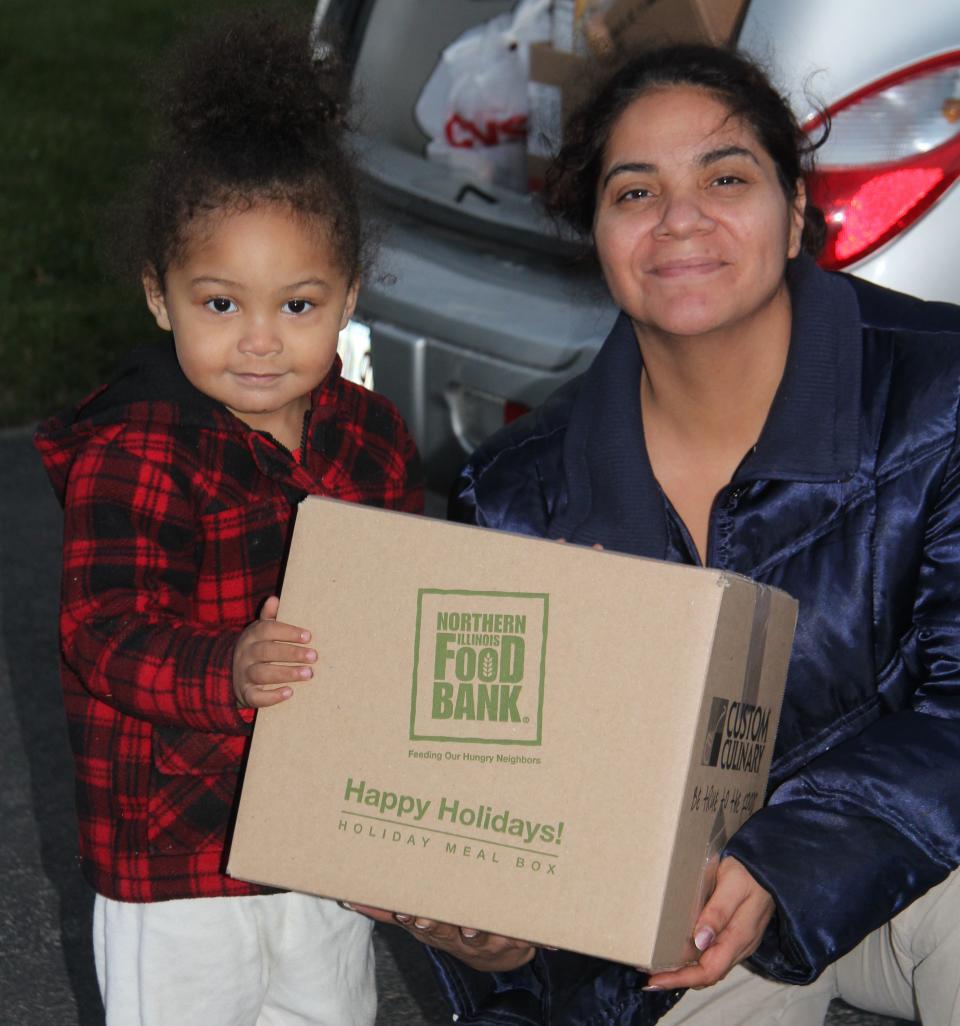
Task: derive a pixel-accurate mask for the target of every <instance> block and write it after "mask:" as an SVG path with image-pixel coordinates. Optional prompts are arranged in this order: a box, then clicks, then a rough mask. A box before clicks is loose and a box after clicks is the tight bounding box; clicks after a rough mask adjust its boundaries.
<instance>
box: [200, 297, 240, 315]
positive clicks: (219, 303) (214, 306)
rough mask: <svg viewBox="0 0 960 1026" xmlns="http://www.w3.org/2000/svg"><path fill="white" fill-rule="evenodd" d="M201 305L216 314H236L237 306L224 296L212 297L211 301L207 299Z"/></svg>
mask: <svg viewBox="0 0 960 1026" xmlns="http://www.w3.org/2000/svg"><path fill="white" fill-rule="evenodd" d="M203 305H204V306H206V307H208V308H209V309H210V310H213V312H214V313H218V314H225V313H236V312H237V304H236V303H234V301H233V300H232V299H227V297H226V296H214V297H213V299H208V300H207V301H206V303H204V304H203Z"/></svg>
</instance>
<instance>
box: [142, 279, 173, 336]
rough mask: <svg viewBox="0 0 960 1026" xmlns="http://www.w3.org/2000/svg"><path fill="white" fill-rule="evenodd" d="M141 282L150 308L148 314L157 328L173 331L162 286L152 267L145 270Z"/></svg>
mask: <svg viewBox="0 0 960 1026" xmlns="http://www.w3.org/2000/svg"><path fill="white" fill-rule="evenodd" d="M141 281H142V282H143V294H144V295H145V296H146V297H147V306H148V307H150V313H152V314H153V318H154V320H155V321H156V322H157V325H158V327H160V328H162V329H163V330H164V331H173V326H172V325H171V324H170V316H169V314H168V313H167V301H166V299H164V296H163V286H162V285H161V284H160V279H159V278H158V277H157V273H156V271H155V270H154V269H153V268H152V267H148V268H146V269H145V270H144V272H143V277H142V279H141Z"/></svg>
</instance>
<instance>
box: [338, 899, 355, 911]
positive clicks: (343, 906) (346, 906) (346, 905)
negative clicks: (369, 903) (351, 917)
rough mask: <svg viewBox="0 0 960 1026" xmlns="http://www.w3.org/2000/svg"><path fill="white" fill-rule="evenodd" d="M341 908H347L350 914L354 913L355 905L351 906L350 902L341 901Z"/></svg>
mask: <svg viewBox="0 0 960 1026" xmlns="http://www.w3.org/2000/svg"><path fill="white" fill-rule="evenodd" d="M340 907H341V908H345V909H346V910H347V911H348V912H353V911H354V907H353V905H351V904H350V903H349V902H346V901H341V902H340Z"/></svg>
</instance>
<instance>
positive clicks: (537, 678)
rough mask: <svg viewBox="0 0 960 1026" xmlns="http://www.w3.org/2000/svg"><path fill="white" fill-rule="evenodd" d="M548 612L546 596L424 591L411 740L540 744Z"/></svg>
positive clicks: (416, 645)
mask: <svg viewBox="0 0 960 1026" xmlns="http://www.w3.org/2000/svg"><path fill="white" fill-rule="evenodd" d="M547 606H548V598H547V596H546V595H544V594H540V593H531V592H505V591H449V590H442V589H438V588H421V589H420V590H419V592H418V593H417V633H416V639H415V641H414V662H413V696H412V701H411V710H410V738H411V740H414V741H458V742H464V741H473V742H477V743H479V744H489V743H497V744H517V745H538V744H540V741H541V729H542V718H543V687H544V671H545V658H544V657H545V653H546V644H547Z"/></svg>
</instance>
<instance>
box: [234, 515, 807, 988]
mask: <svg viewBox="0 0 960 1026" xmlns="http://www.w3.org/2000/svg"><path fill="white" fill-rule="evenodd" d="M279 615H280V619H282V620H284V621H287V622H289V623H293V624H297V625H299V626H302V627H307V628H309V629H310V630H311V631H312V632H313V637H314V639H315V641H314V644H315V646H316V648H317V651H318V653H319V660H318V663H317V665H316V667H315V679H314V681H313V682H311V683H309V684H304V685H300V686H298V687H297V689H296V693H295V694H294V696H293V698H292V699H291V700H290V701H288V702H285V703H283V704H281V705H279V706H276V707H274V708H270V709H266V710H263V711H261V712H260V713H259V715H258V718H257V725H256V729H255V732H254V737H253V742H252V748H251V751H250V759H249V762H248V765H247V769H246V774H245V779H244V783H243V792H242V797H241V801H240V807H239V814H238V819H237V824H236V831H235V835H234V839H233V846H232V850H231V853H230V861H229V872H230V873H231V874H233V875H234V876H237V877H241V878H243V879H247V880H253V881H258V882H261V883H266V884H272V885H276V886H280V887H288V888H292V889H296V890H302V891H308V892H312V893H316V894H322V895H326V896H328V897H333V898H338V899H341V900H346V901H350V902H357V903H362V904H370V905H375V906H380V907H383V908H389V909H392V910H399V911H405V912H410V913H415V914H421V915H425V916H430V917H432V918H435V919H439V920H445V921H448V922H453V923H458V924H462V925H468V926H474V927H477V928H479V929H482V930H489V931H493V932H495V933H501V934H506V935H508V936H515V937H522V938H525V939H528V940H531V941H534V942H536V943H540V944H544V945H551V946H554V947H560V948H566V949H573V950H579V951H583V952H586V953H588V954H592V955H598V956H602V957H604V958H609V959H614V960H618V961H622V962H626V963H628V964H632V965H638V966H647V967H651V968H654V967H663V966H669V965H676V964H680V963H682V962H684V961H687V960H689V959H692V958H695V957H696V953H695V952H694V950H693V949H692V947H691V945H690V933H691V927H692V925H693V923H694V920H695V917H696V915H697V913H698V911H699V909H700V907H701V906H702V903H703V901H704V900H705V896H706V894H707V892H708V890H709V888H710V886H711V884H712V873H713V871H714V869H715V864H716V860H717V856H718V853H719V851H720V849H721V848H722V846H723V844H724V843H725V841H726V839H727V838H728V837H729V836H730V835H731V834H732V833H733V832H734V830H736V829H737V827H738V826H739V825H740V824H741V823H742V822H743V821H744V820H745V819H746V818H747V817H748V816H749V815H750V814H751V813H752V812H754V811H755V810H756V809H757V808H758V807H759V806H760V805H761V803H762V801H763V797H764V792H765V786H766V779H767V772H768V768H769V765H770V758H771V753H772V750H773V745H774V738H775V735H776V730H777V720H778V716H779V710H780V702H781V694H782V689H783V683H784V678H785V675H786V669H787V663H788V659H789V653H790V646H791V641H792V637H793V627H794V622H795V616H796V603H795V602H794V601H793V600H792V599H791V598H789V596H787V595H785V594H783V593H782V592H778V591H776V590H774V589H771V588H768V587H763V586H758V585H755V584H753V583H751V582H750V581H748V580H746V579H744V578H741V577H737V576H734V575H730V574H726V573H722V572H719V571H716V570H708V569H698V568H694V567H688V566H682V565H678V564H672V563H665V562H659V561H654V560H646V559H639V558H635V557H631V556H623V555H618V554H614V553H607V552H597V551H593V550H592V549H584V548H580V547H577V546H572V545H559V544H557V543H555V542H550V541H544V540H541V539H531V538H526V537H522V536H519V535H511V534H503V533H499V532H495V531H487V530H481V529H478V528H473V527H464V526H460V525H455V524H447V523H441V522H437V521H431V520H427V519H422V518H418V517H411V516H406V515H403V514H397V513H387V512H383V511H379V510H374V509H370V508H367V507H361V506H355V505H351V504H344V503H338V502H335V501H333V500H326V499H317V498H308V499H306V500H305V501H304V502H303V504H302V506H301V508H300V510H299V513H298V518H297V526H296V531H295V534H294V538H293V543H292V548H291V551H290V556H289V560H288V567H287V571H286V578H285V581H284V585H283V594H282V600H281V607H280V614H279Z"/></svg>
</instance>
